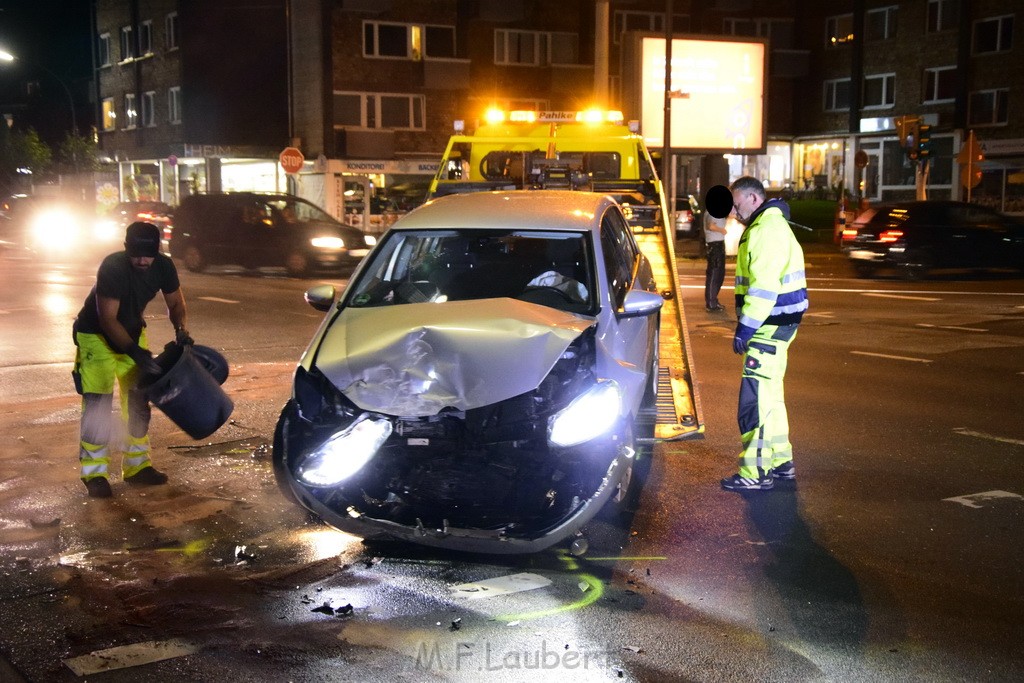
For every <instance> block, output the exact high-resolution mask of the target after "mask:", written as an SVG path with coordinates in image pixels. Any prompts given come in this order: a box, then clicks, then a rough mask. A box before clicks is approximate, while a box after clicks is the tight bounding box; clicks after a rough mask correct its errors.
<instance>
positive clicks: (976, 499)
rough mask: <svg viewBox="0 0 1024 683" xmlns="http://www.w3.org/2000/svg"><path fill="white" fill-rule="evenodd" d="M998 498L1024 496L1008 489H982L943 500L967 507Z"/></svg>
mask: <svg viewBox="0 0 1024 683" xmlns="http://www.w3.org/2000/svg"><path fill="white" fill-rule="evenodd" d="M999 498H1016V499H1019V500H1024V496H1021V495H1018V494H1016V493H1010V492H1009V491H984V492H982V493H970V494H968V495H966V496H954V497H952V498H943V499H942V500H943V502H946V503H959V504H960V505H963V506H964V507H969V508H982V507H984V506H983V505H978V503H987V502H988V501H990V500H998V499H999Z"/></svg>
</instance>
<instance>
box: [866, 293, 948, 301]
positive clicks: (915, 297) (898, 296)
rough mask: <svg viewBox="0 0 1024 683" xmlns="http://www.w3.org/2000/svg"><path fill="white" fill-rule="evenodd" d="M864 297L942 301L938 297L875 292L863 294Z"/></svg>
mask: <svg viewBox="0 0 1024 683" xmlns="http://www.w3.org/2000/svg"><path fill="white" fill-rule="evenodd" d="M864 296H873V297H877V298H879V299H910V300H912V301H942V299H941V298H940V297H931V296H905V295H903V294H877V293H875V292H864Z"/></svg>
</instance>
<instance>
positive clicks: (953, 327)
mask: <svg viewBox="0 0 1024 683" xmlns="http://www.w3.org/2000/svg"><path fill="white" fill-rule="evenodd" d="M917 326H918V327H930V328H933V329H936V330H958V331H960V332H988V330H983V329H981V328H980V327H960V326H959V325H930V324H928V323H918V324H917Z"/></svg>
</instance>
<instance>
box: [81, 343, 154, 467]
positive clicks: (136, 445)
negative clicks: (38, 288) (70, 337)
mask: <svg viewBox="0 0 1024 683" xmlns="http://www.w3.org/2000/svg"><path fill="white" fill-rule="evenodd" d="M75 344H76V346H77V347H78V351H77V354H76V356H75V373H77V375H78V378H76V383H80V386H79V387H78V388H79V390H80V391H79V393H81V394H82V424H81V436H80V438H81V441H80V442H79V447H78V460H79V462H80V464H81V477H82V481H88V480H89V479H94V478H96V477H103V478H109V473H108V467H109V465H110V441H111V438H112V434H111V432H112V429H111V408H112V407H113V400H114V380H115V379H116V380H117V383H118V388H119V393H120V395H121V419H122V420H123V421H124V423H125V427H126V429H125V431H126V432H127V433H126V434H125V442H124V444H123V447H124V456H123V458H122V460H121V476H122V477H130V476H132V475H134V474H138V472H139V471H140V470H142V469H143V468H145V467H149V466H150V465H152V463H151V462H150V459H149V433H148V432H149V418H150V407H149V401H148V400H147V399H146V397H145V395H144V393H143V392H142V390H140V389H139V388H137V387H136V379H137V375H138V367H137V366H136V365H135V362H134V361H133V360H132V359H131V358H129V357H128V356H127V355H125V354H123V353H118V352H116V351H114V349H112V348H111V347H110V345H109V344H108V343H107V340H106V338H105V337H103V335H100V334H88V333H85V332H75ZM139 346H141V347H142V348H146V331H145V329H143V331H142V336H141V338H140V339H139ZM119 445H120V444H119ZM118 450H120V448H119V449H118Z"/></svg>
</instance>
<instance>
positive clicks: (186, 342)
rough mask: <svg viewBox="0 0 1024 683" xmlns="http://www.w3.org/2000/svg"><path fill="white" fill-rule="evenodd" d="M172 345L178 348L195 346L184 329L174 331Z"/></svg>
mask: <svg viewBox="0 0 1024 683" xmlns="http://www.w3.org/2000/svg"><path fill="white" fill-rule="evenodd" d="M174 343H175V344H177V345H178V346H191V345H192V344H195V341H194V340H193V339H192V337H191V336H190V335H189V333H188V330H186V329H185V328H184V327H179V328H178V329H176V330H174Z"/></svg>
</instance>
